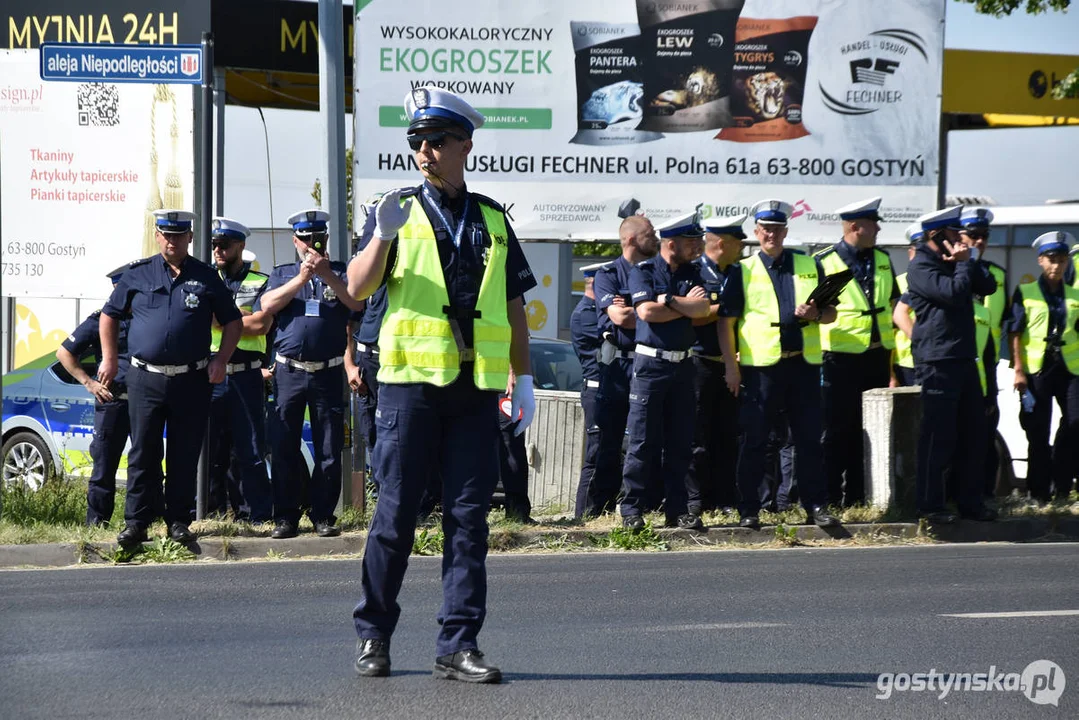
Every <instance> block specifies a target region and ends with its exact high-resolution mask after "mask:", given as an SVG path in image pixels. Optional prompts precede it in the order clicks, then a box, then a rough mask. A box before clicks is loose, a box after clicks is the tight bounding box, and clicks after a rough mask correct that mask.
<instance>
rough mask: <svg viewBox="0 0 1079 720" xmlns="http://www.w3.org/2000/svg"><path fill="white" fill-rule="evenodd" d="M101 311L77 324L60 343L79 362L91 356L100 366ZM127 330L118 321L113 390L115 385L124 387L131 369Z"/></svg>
mask: <svg viewBox="0 0 1079 720" xmlns="http://www.w3.org/2000/svg"><path fill="white" fill-rule="evenodd" d="M100 317H101V311H100V310H95V311H93V312H92V313H90V316H89V317H87V318H86V319H85V320H83V321H82V322H81V323H79V326H78V327H77V328H75V329H74V330H73V331H72V332H71V334H70V335H68V336H67V338H66V339H65V340H64V341H63V342H62V343H60V346H61V347H62V348H64V349H65V350H67V351H68V352H69V353H71V354H72V355H74V356H75V357H76V358H78V359H79V360H80V361H81V360H82V359H83V358H85V357H88V356H90V355H92V356H93V358H94V362H95V363H97V364H99V365H100V364H101V332H100V321H99V318H100ZM127 329H128V321H127V320H121V321H120V334H119V338H118V340H117V343H116V345H117V351H116V352H117V355H116V361H117V366H118V367H117V370H116V379H115V380H113V385H112V387H113V388H114V389H115V388H116V386H117V385H124V384H125V382H126V378H127V369H128V368H129V367H131V359H130V357H131V356H130V355H128V352H127Z"/></svg>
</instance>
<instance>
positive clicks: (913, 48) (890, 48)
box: [819, 28, 929, 115]
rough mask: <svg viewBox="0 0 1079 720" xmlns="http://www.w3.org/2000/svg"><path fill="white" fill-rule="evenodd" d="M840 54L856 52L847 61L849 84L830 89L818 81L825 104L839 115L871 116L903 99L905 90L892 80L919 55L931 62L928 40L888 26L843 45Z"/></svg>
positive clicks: (909, 31)
mask: <svg viewBox="0 0 1079 720" xmlns="http://www.w3.org/2000/svg"><path fill="white" fill-rule="evenodd" d="M839 52H840V55H844V56H849V55H851V54H855V53H857V54H855V55H854V57H852V58H851V59H850V60H849V61H848V65H849V67H850V83H849V85H847V86H846V87H845V88H842V89H836V88H833V90H832V91H831V92H830V91H829V90H828V88H826V87H824V83H819V86H820V91H821V96H822V98H823V100H824V105H825V107H827V108H828V109H829V110H831V111H832V112H835V113H839V114H840V115H869V114H870V113H875V112H876V111H877V110H880V109H881V108H883V107H886V106H888V105H896V104H899V103H901V102H903V91H902V90H901V89H897V88H893V87H890V84H891V83H890V82H889V81H890V80H891V79H892V78H893V77H895V76H896V75H897V73H899V71H900V69H901V68H903V67H906V66H908V65H910V64H911V63H916V64H919V65H921V64H922V63H921V62H919V60H918V57H917V55H921V60H922V61H924V63H925V64H928V62H929V53H928V52H927V51H926V42H925V39H924V38H922V36H921V35H919V34H917V33H915V32H913V31H911V30H905V29H903V28H886V29H884V30H876V31H874V32H871V33H869V35H868V36H866V37H865V39H863V40H861V41H859V42H855V43H850V44H846V45H843V46H841V47H840V48H839Z"/></svg>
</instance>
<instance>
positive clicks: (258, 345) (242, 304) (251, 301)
mask: <svg viewBox="0 0 1079 720" xmlns="http://www.w3.org/2000/svg"><path fill="white" fill-rule="evenodd" d="M244 268H245V270H246V271H247V272H246V274H245V275H244V279H243V280H241V281H240V289H239V290H237V291H236V293H235V298H236V307H238V308H240V310H242V311H244V312H245V313H251V312H254V309H255V300H256V299H257V298H258V296H259V292H261V291H262V288H263V287H265V285H266V281H267V280H269V275H266V274H265V273H260V272H259V271H257V270H252V269H251V265H250V264H249V263H244ZM218 273H219V274H221V272H220V271H218ZM223 279H224V275H223V274H222V280H223ZM220 349H221V328H219V327H214V328H210V352H211V353H215V352H217V351H218V350H220ZM236 349H237V350H248V351H250V352H256V353H260V354H261V353H264V352H266V336H265V335H241V336H240V342H239V343H237V345H236Z"/></svg>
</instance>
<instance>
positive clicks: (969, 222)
mask: <svg viewBox="0 0 1079 720" xmlns="http://www.w3.org/2000/svg"><path fill="white" fill-rule="evenodd" d="M992 222H993V211H992V210H990V209H989V208H983V207H965V208H963V213H962V214H961V215H960V216H959V224H960V225H962V226H963V227H964V228H970V227H989V225H990V224H991V223H992Z"/></svg>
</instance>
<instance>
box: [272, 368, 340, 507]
mask: <svg viewBox="0 0 1079 720" xmlns="http://www.w3.org/2000/svg"><path fill="white" fill-rule="evenodd" d="M344 392H345V371H344V368H343V367H342V366H340V365H338V366H337V367H332V368H323V369H322V370H318V371H316V372H310V373H309V372H307V371H306V370H301V369H299V368H294V367H292V366H290V365H288V364H286V363H282V362H279V363H277V365H276V366H275V368H274V403H275V407H274V410H275V412H276V413H277V416H276V417H275V418H274V422H273V423H272V428H273V430H272V432H273V434H274V436H275V437H274V441H273V445H272V447H273V450H272V461H273V468H272V473H271V484H272V485H273V504H274V508H273V516H274V520H275V521H277V522H282V521H287V522H291V523H298V522H299V521H300V514H301V500H302V497H303V488H302V487H301V482H302V480H303V477H304V472H303V462H304V459H303V455H302V454H301V453H300V443H301V442H302V438H303V419H304V411H305V410H308V409H310V421H311V444H312V445H313V446H314V450H315V469H314V471H313V472H312V473H311V484H310V486H309V487H308V492H307V499H308V502H309V503H310V508H309V509H308V515H309V517H310V518H311V522H312V523H319V522H328V523H335V522H337V518H336V516H334V510H335V509H336V508H337V501H338V499H339V498H340V496H341V451H342V450H343V449H344V447H345V395H344Z"/></svg>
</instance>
